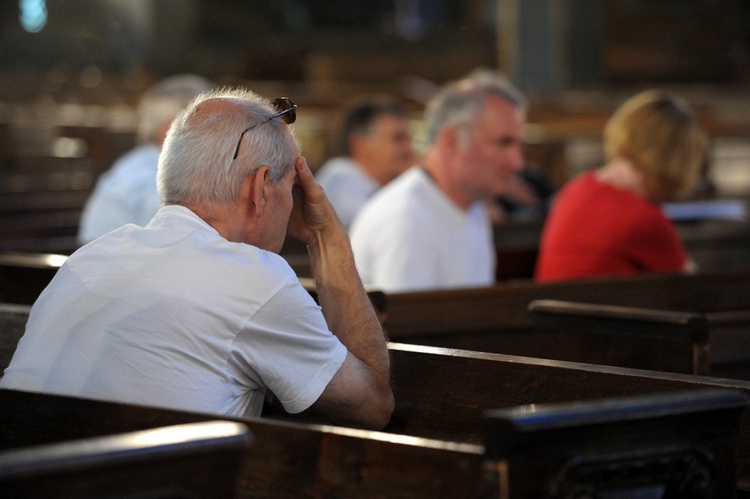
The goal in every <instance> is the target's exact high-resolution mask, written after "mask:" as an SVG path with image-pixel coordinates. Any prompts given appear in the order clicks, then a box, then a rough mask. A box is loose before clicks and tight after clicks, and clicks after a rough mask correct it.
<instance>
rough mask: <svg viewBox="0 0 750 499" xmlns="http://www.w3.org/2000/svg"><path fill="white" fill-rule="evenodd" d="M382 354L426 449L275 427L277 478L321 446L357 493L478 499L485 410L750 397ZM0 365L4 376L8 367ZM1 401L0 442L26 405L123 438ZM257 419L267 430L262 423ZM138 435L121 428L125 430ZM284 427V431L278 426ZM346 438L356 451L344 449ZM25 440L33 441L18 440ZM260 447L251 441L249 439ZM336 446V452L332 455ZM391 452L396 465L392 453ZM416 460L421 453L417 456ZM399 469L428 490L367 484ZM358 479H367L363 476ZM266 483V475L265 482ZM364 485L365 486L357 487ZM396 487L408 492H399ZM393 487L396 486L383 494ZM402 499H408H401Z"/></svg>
mask: <svg viewBox="0 0 750 499" xmlns="http://www.w3.org/2000/svg"><path fill="white" fill-rule="evenodd" d="M11 329H12V328H10V327H9V328H8V329H5V330H0V333H4V334H6V335H9V336H10V335H13V334H14V335H15V337H16V338H18V337H20V335H21V334H22V330H20V331H19V330H18V329H17V330H16V331H15V333H13V332H12V331H11ZM6 343H9V342H6ZM389 349H390V352H391V357H392V379H393V387H394V393H395V396H396V401H397V406H396V410H395V412H394V414H393V417H392V419H391V422H390V423H389V425H388V426H387V427H386V428H385V431H386V432H388V433H391V434H396V435H402V436H403V435H406V436H409V437H415V438H424V439H430V441H429V442H422V441H419V440H411V439H403V438H396V437H393V436H392V435H390V436H388V435H386V436H382V435H380V436H379V437H378V438H377V439H376V440H377V441H376V442H371V441H370V440H367V441H365V442H363V441H360V440H357V439H356V438H355V437H354V436H357V435H359V436H361V435H365V434H367V432H366V433H364V434H363V433H358V432H357V431H355V430H350V429H346V430H343V429H338V430H335V431H334V430H331V429H327V430H326V434H325V435H320V434H317V433H315V432H314V431H313V430H312V429H310V428H309V427H305V428H307V430H306V432H307V433H303V436H302V437H301V436H299V435H297V436H294V435H293V433H294V431H296V430H294V429H289V430H278V429H274V431H273V433H274V435H276V434H278V433H279V432H281V433H282V435H285V436H282V437H278V438H288V444H286V445H282V444H280V443H279V442H278V441H277V442H275V443H273V442H265V441H264V440H263V439H260V440H261V442H265V443H262V445H261V447H260V449H265V447H266V446H270V448H271V449H270V450H268V451H263V454H264V456H266V457H267V458H268V459H273V458H274V456H275V455H274V454H273V453H274V452H275V453H276V454H277V455H278V454H279V453H281V455H279V456H278V459H281V460H283V462H284V463H285V465H288V466H289V468H284V469H283V470H278V473H281V474H282V475H283V473H291V472H292V471H291V470H293V469H296V468H299V469H301V470H302V471H303V473H302V474H303V475H304V477H306V478H307V479H310V480H311V479H312V478H310V476H311V475H312V476H315V473H318V471H315V463H314V459H313V457H312V456H316V455H318V454H317V453H319V452H321V450H320V449H321V447H324V448H326V449H329V450H330V452H332V454H331V456H339V457H341V459H345V462H350V463H359V464H358V465H361V466H363V467H364V468H361V469H360V468H358V469H356V470H353V471H351V474H346V476H349V477H359V478H357V480H358V487H361V488H360V489H358V490H360V491H362V490H368V491H378V492H379V493H381V494H382V493H384V492H385V491H390V492H391V493H393V491H394V490H397V489H399V488H400V487H407V488H406V489H404V490H405V491H408V492H410V493H413V494H422V493H424V494H425V497H426V496H427V495H429V494H432V496H434V495H435V494H438V495H440V491H441V490H445V491H449V492H451V493H447V492H446V494H447V495H449V496H455V494H453V492H456V494H458V495H459V496H460V495H462V494H463V493H468V492H470V494H468V495H464V496H465V497H476V496H475V495H472V494H474V493H475V492H476V490H479V489H478V488H479V487H481V485H480V484H479V483H478V482H477V480H476V476H479V475H478V474H477V473H478V471H477V470H478V469H480V468H481V467H482V466H483V464H482V449H481V448H480V447H471V446H472V445H473V446H481V445H482V443H483V442H484V430H483V426H484V424H485V421H484V414H485V412H486V411H488V410H490V409H497V408H512V407H517V406H524V405H534V406H538V405H539V404H548V403H561V402H574V401H589V402H591V401H597V400H601V399H605V398H615V397H623V396H634V395H654V394H658V397H659V398H660V397H663V396H666V395H667V394H668V393H670V392H685V391H691V390H696V389H698V390H714V389H729V390H741V391H742V392H744V393H746V394H747V393H750V383H748V382H740V381H734V380H721V379H714V378H704V377H696V376H681V375H675V374H668V373H657V372H648V371H637V370H632V369H620V368H613V367H605V366H595V365H586V364H574V363H566V362H556V361H549V360H542V359H529V358H522V357H512V356H506V355H498V354H488V353H480V352H468V351H458V350H449V349H441V348H433V347H424V346H417V345H406V344H396V343H390V344H389ZM0 367H2V368H4V367H5V366H0ZM10 392H12V391H10ZM12 393H15V392H12ZM16 396H17V395H16ZM8 397H10V396H9V395H7V394H3V395H2V396H0V436H2V435H3V434H5V435H7V434H8V432H7V431H5V430H3V428H4V426H3V425H4V424H6V423H7V421H8V418H6V417H5V416H3V415H2V411H5V410H7V411H9V413H11V414H24V413H25V412H28V411H29V410H32V409H29V407H31V408H33V412H34V415H35V416H34V417H35V418H37V419H38V420H40V421H42V422H44V424H45V425H53V426H54V427H55V429H53V431H63V432H65V435H68V436H67V437H66V438H83V437H86V436H91V435H90V434H88V433H87V432H88V431H90V429H89V428H90V427H89V426H87V425H81V424H80V421H87V422H90V421H97V422H98V423H97V428H99V429H100V430H102V431H103V432H105V433H112V432H117V431H123V429H122V428H121V427H118V426H117V425H118V422H121V421H122V419H121V418H122V417H124V416H118V415H117V412H116V411H114V412H115V415H113V414H111V412H112V411H110V412H106V413H102V414H98V415H96V416H92V415H91V414H90V412H84V413H80V412H78V413H77V412H76V411H73V410H70V409H66V410H62V409H58V410H59V411H61V412H63V413H64V416H65V417H63V418H60V417H57V416H55V417H53V416H52V415H51V414H50V412H49V411H54V408H53V407H52V405H53V404H51V403H48V402H45V403H39V402H38V401H34V402H28V401H27V402H26V403H25V404H24V405H23V406H21V407H19V406H17V405H15V404H18V403H23V402H13V400H15V399H12V398H10V399H9V398H8ZM50 397H51V396H50ZM91 403H93V402H91ZM24 407H26V408H24ZM88 411H91V409H88ZM167 412H169V411H167ZM268 414H269V417H272V418H287V417H288V416H286V415H285V414H283V412H282V411H279V410H278V408H275V407H273V406H271V407H270V408H269V411H268ZM144 418H145V419H146V420H147V421H148V422H150V423H151V424H153V425H166V424H177V423H185V422H194V421H195V419H191V418H187V419H179V420H173V419H169V420H163V419H160V420H158V421H157V420H155V419H154V418H153V417H152V416H149V417H145V416H144ZM298 419H299V420H300V421H306V422H318V423H320V422H321V421H320V420H319V419H317V418H316V416H315V415H313V414H303V415H302V416H301V417H300V418H298ZM261 421H262V422H264V423H265V422H267V420H265V419H263V420H261ZM287 424H291V423H287ZM146 427H149V426H146ZM142 428H143V427H139V428H127V430H131V429H142ZM274 428H276V427H274ZM283 428H288V427H286V426H284V427H283ZM251 430H252V431H253V433H254V434H255V435H256V437H258V435H259V430H258V427H257V426H253V425H251ZM287 431H288V432H289V433H287ZM352 431H354V433H352ZM13 434H14V435H16V434H17V435H32V436H34V435H38V436H39V438H45V437H43V432H40V430H39V429H37V428H35V427H33V426H30V427H27V428H26V429H25V430H23V431H19V432H13ZM352 435H354V436H352ZM347 436H348V437H350V438H351V440H352V441H356V443H347V442H346V438H347ZM24 438H30V437H28V436H25V437H24ZM34 438H36V437H34ZM509 438H510V437H509ZM393 441H396V442H401V443H404V445H399V446H397V449H396V450H393V449H390V450H389V449H386V447H387V445H388V444H387V442H393ZM36 443H39V442H36ZM257 443H258V439H257V438H256V444H257ZM420 445H421V446H422V447H424V446H426V447H427V449H426V450H425V449H422V448H420ZM466 445H469V447H466ZM300 446H301V447H300ZM305 446H311V447H310V448H308V447H305ZM339 446H342V447H341V448H339ZM348 446H354V448H355V449H359V450H356V451H351V450H349V449H350V448H349V447H348ZM280 448H284V449H286V448H295V449H298V448H300V449H306V450H305V451H304V452H303V455H302V456H300V461H299V462H297V461H291V462H290V457H289V456H286V455H285V454H284V453H283V452H281V450H280ZM737 450H738V460H737V463H736V464H737V466H736V468H737V477H738V486H739V487H740V488H743V489H747V490H750V416H746V417H745V418H743V419H742V425H741V426H740V441H739V444H738V448H737ZM285 452H286V451H285ZM352 452H364V453H366V454H365V455H367V456H368V457H367V458H365V457H362V456H360V455H352ZM394 452H395V453H396V454H395V455H396V456H397V457H393V455H390V454H391V453H394ZM423 452H424V453H426V455H420V453H423ZM305 456H306V458H305ZM374 456H377V458H382V459H383V460H384V461H385V463H382V464H381V463H379V462H378V463H373V460H374V459H376V457H374ZM401 458H403V461H399V459H401ZM328 459H331V457H330V456H329V458H328ZM455 460H458V464H457V463H456V462H454V461H455ZM326 463H328V464H329V465H330V466H333V469H336V466H338V464H336V463H331V462H329V461H326ZM368 463H369V464H368ZM403 463H420V464H421V463H424V465H425V467H424V468H422V467H420V468H419V469H417V468H415V467H414V466H413V465H412V464H409V466H405V465H404V464H403ZM436 463H437V464H436ZM448 463H449V464H448ZM380 466H383V467H385V469H382V470H381V469H380ZM431 466H438V467H439V469H441V470H443V467H447V469H448V470H451V471H450V472H446V471H441V472H440V473H438V475H440V477H439V479H438V478H435V477H433V478H429V479H428V478H427V477H430V475H431V474H432V475H434V474H435V471H434V468H432V469H431ZM311 467H312V468H311ZM280 468H283V467H280ZM326 469H328V468H326ZM398 469H407V470H408V473H409V477H419V479H424V480H427V481H428V485H425V484H420V485H419V486H417V487H416V490H412V489H414V488H415V486H414V484H413V482H412V481H411V479H410V478H409V477H400V478H389V479H388V480H387V482H389V483H390V484H391V485H388V484H383V483H371V482H370V481H369V480H370V479H374V478H373V477H374V476H381V477H382V476H383V474H387V473H396V471H395V470H398ZM284 470H286V471H284ZM365 470H367V471H365ZM386 470H387V471H386ZM363 473H364V475H365V478H362V476H361V475H362V474H363ZM340 474H341V472H339V475H336V476H339V478H341V479H343V478H342V477H341V476H340ZM266 475H267V474H263V476H266ZM274 476H275V477H277V478H278V476H279V475H273V474H270V475H268V477H269V478H268V479H269V480H270V481H269V482H264V483H266V486H270V485H268V484H269V483H271V482H272V481H273V478H274ZM469 477H473V478H469ZM443 478H445V479H446V480H447V481H448V483H447V484H446V483H443V482H442V479H443ZM285 480H289V478H288V477H287V478H285ZM316 480H317V478H316ZM363 480H365V482H366V483H363V482H362V481H363ZM467 480H468V481H470V482H471V483H472V485H471V486H472V487H476V488H473V489H471V490H467V489H463V490H456V489H455V488H452V487H456V485H455V484H456V483H461V482H467ZM402 481H405V482H406V483H407V484H411V485H407V484H402V483H401V482H402ZM285 483H286V482H285ZM290 483H297V482H290ZM467 483H468V482H467ZM450 484H454V485H450ZM433 485H434V487H433ZM329 486H330V483H329V484H328V485H326V487H329ZM390 486H392V487H395V488H394V489H389V488H388V487H390ZM321 487H324V485H321ZM384 487H385V488H384ZM446 487H447V488H446ZM399 490H400V489H399ZM404 496H406V497H408V495H406V494H405V495H404ZM415 497H419V495H415Z"/></svg>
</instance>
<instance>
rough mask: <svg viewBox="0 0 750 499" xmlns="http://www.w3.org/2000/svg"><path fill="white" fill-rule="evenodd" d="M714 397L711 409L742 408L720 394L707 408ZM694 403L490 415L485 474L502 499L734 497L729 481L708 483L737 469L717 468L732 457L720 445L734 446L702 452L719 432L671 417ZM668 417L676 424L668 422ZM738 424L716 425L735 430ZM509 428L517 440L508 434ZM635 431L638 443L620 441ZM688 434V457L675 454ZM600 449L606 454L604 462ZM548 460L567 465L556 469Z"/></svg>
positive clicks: (676, 400) (685, 397) (643, 402)
mask: <svg viewBox="0 0 750 499" xmlns="http://www.w3.org/2000/svg"><path fill="white" fill-rule="evenodd" d="M711 393H712V392H710V391H707V392H704V395H705V396H706V397H707V399H704V400H703V401H702V403H706V406H705V407H706V408H708V407H712V406H713V407H714V408H716V410H718V411H721V409H720V406H722V405H724V404H728V405H729V406H732V405H734V404H737V403H740V404H741V403H742V402H741V400H742V398H743V397H742V396H740V397H738V399H737V400H734V401H732V400H729V399H727V398H726V395H724V394H721V393H720V392H715V393H716V395H715V397H716V398H714V399H713V400H711V401H709V400H708V398H710V397H712V395H711ZM696 402H697V401H696V400H695V399H694V398H693V395H689V392H685V393H683V394H678V395H676V396H675V395H670V396H668V397H667V398H666V399H663V400H660V396H651V397H648V398H642V397H641V398H622V399H616V400H611V401H605V402H599V403H586V404H582V403H579V404H568V405H564V406H555V405H551V404H550V405H547V406H541V407H533V408H529V407H518V408H513V409H501V410H494V411H490V412H489V417H488V418H487V424H486V427H487V428H488V431H487V441H486V443H485V456H486V460H487V463H488V468H490V469H491V470H492V471H494V472H496V474H497V476H498V477H499V478H498V480H497V481H498V483H499V484H500V496H501V497H503V496H504V495H508V493H509V492H510V491H511V490H512V491H513V493H514V494H520V495H521V496H523V497H611V495H610V494H613V495H614V496H615V497H695V496H697V497H722V496H727V497H733V496H734V494H735V490H734V485H733V480H732V479H731V478H728V480H727V481H726V482H724V483H723V484H721V483H720V482H721V481H722V480H721V479H719V480H717V481H713V480H709V481H708V482H707V481H706V480H705V478H706V477H710V476H711V475H712V474H713V472H714V470H717V469H723V470H731V469H732V467H733V463H732V462H731V461H729V462H719V461H717V457H719V456H722V455H724V456H726V455H730V456H731V455H732V451H731V445H732V443H731V442H729V441H726V440H725V441H724V442H723V443H721V444H719V445H722V446H726V445H729V446H730V449H726V447H725V451H723V452H722V451H719V452H714V451H709V452H705V451H704V450H703V449H701V445H702V443H701V442H702V441H703V440H704V439H706V440H712V439H713V438H712V437H708V434H710V433H713V432H714V428H708V427H706V426H704V423H705V420H703V419H702V418H701V417H693V418H689V417H688V418H686V417H684V416H685V415H684V414H679V415H678V414H676V413H674V412H673V411H675V409H677V408H680V407H681V408H684V409H688V410H689V407H690V406H693V404H695V403H696ZM669 412H672V415H671V416H672V417H663V416H664V414H665V413H669ZM674 416H677V417H674ZM696 416H697V414H696ZM735 417H736V416H731V415H729V417H728V418H727V419H725V420H724V421H723V422H722V421H720V420H715V422H716V423H717V424H719V425H722V424H727V425H729V426H731V427H734V424H735V421H736V419H735ZM651 418H656V419H658V420H659V423H660V424H656V425H652V424H647V421H648V422H649V423H651V422H653V421H649V420H650V419H651ZM509 427H510V428H513V429H514V434H512V435H507V434H506V432H505V431H504V430H506V429H507V428H509ZM592 427H596V430H594V431H591V429H592ZM634 427H638V428H639V429H640V430H639V433H638V440H637V441H636V442H633V441H631V440H628V439H627V438H623V431H624V432H632V430H633V429H634ZM584 429H585V432H583V431H581V430H584ZM498 430H499V431H498ZM685 431H686V434H687V439H688V441H692V442H691V443H689V444H688V447H689V448H690V450H689V451H687V452H682V451H677V452H675V447H673V445H676V446H677V448H679V447H680V446H682V445H684V444H685V441H684V440H682V436H684V435H685V434H683V432H685ZM676 435H680V437H677V438H675V437H676ZM508 436H510V438H507V437H508ZM706 437H708V438H706ZM693 439H694V440H693ZM681 440H682V441H681ZM644 442H651V444H646V445H644ZM571 447H573V448H575V450H574V451H573V452H572V453H571V452H570V448H571ZM602 447H605V448H607V450H608V451H609V454H607V455H606V456H605V455H602V454H601V449H602ZM683 449H684V447H683ZM551 461H556V462H560V463H564V464H563V465H562V466H560V467H559V468H557V469H554V470H551V469H550V467H549V463H550V462H551ZM666 470H669V471H667V472H666V473H665V471H666Z"/></svg>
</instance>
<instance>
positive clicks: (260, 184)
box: [242, 165, 271, 216]
mask: <svg viewBox="0 0 750 499" xmlns="http://www.w3.org/2000/svg"><path fill="white" fill-rule="evenodd" d="M270 183H271V169H270V168H269V166H268V165H261V166H260V167H259V168H258V169H257V170H256V171H255V173H253V174H252V175H250V176H249V177H247V178H246V179H245V182H244V183H243V187H242V188H243V189H244V190H245V192H244V194H245V197H246V201H247V203H248V205H249V206H248V208H249V209H250V210H251V212H252V213H254V214H255V215H256V216H263V212H264V210H265V207H266V202H267V200H268V196H269V194H270V193H269V192H268V185H269V184H270Z"/></svg>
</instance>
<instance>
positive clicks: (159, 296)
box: [3, 206, 346, 416]
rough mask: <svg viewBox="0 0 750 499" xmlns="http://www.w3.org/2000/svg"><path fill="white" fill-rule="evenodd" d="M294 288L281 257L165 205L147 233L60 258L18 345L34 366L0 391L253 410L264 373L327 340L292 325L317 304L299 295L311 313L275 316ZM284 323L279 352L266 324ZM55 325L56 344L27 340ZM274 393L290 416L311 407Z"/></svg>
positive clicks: (335, 360) (102, 241)
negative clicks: (243, 352) (240, 350)
mask: <svg viewBox="0 0 750 499" xmlns="http://www.w3.org/2000/svg"><path fill="white" fill-rule="evenodd" d="M201 275H207V276H211V278H210V279H207V278H203V277H201ZM249 283H253V284H252V285H250V284H249ZM296 285H297V276H296V275H295V274H294V272H293V271H292V270H291V268H289V266H288V265H286V264H285V262H284V261H283V259H282V258H281V257H280V256H278V255H276V254H273V253H270V252H267V251H263V250H261V249H259V248H256V247H254V246H250V245H242V244H237V243H232V242H229V241H226V240H225V239H222V238H221V237H220V236H219V235H218V234H217V233H216V231H215V230H213V229H212V228H211V227H210V226H209V225H208V224H206V223H205V222H204V221H203V220H201V219H199V218H198V217H196V216H195V215H194V214H192V213H191V212H190V211H189V210H187V209H185V208H183V207H179V206H169V207H166V208H164V209H163V210H161V211H160V212H159V213H158V214H157V215H156V216H155V217H154V219H153V221H152V222H151V223H150V224H148V225H147V226H146V228H141V227H137V226H135V225H129V226H125V227H121V228H119V229H116V230H115V231H113V232H111V233H110V234H108V236H107V237H102V238H99V239H97V240H96V241H93V242H92V243H90V244H88V245H86V246H85V247H84V248H82V249H81V250H79V251H77V252H76V253H74V254H73V255H72V256H71V257H70V258H69V259H68V260H67V261H66V263H65V265H63V266H62V267H61V268H60V270H59V273H58V275H56V277H55V278H54V279H53V280H52V282H51V283H50V285H49V286H48V288H47V289H46V290H45V291H44V292H43V293H42V295H41V296H40V298H39V299H38V300H37V302H36V303H35V304H34V306H33V309H32V313H31V317H30V321H29V324H28V328H27V331H28V332H29V333H30V334H28V335H27V336H25V337H24V339H22V340H21V344H20V345H19V349H20V351H21V354H24V353H26V354H27V355H29V354H31V355H33V364H32V365H28V364H27V365H24V367H23V368H16V367H14V365H12V366H11V367H10V368H9V369H8V370H7V371H6V373H5V376H4V378H5V379H4V380H3V382H4V386H16V385H19V384H20V385H22V386H23V387H24V389H27V390H33V391H41V392H52V393H61V394H67V395H80V394H85V395H86V396H89V397H93V398H99V399H107V400H116V401H119V402H126V403H133V404H147V405H159V406H162V407H168V408H176V409H190V410H193V411H199V412H218V413H223V414H229V415H234V416H245V415H254V414H259V413H260V409H261V407H262V404H263V393H264V390H265V388H266V387H265V384H264V382H263V379H264V378H266V379H267V376H268V375H269V372H264V371H263V370H262V369H263V368H265V369H271V370H272V369H278V368H279V366H281V365H284V366H285V367H284V369H286V370H289V371H294V369H295V368H297V367H299V368H300V370H301V362H302V360H297V361H295V362H289V360H288V359H286V352H293V351H295V350H296V348H298V347H299V348H309V349H311V350H314V348H315V347H316V346H317V347H318V348H319V347H320V345H316V344H315V342H321V343H322V344H326V343H332V342H334V340H335V338H334V337H332V336H328V335H326V336H321V337H319V338H314V337H306V336H303V335H295V334H294V331H295V328H294V320H293V318H296V317H299V314H302V315H303V316H304V314H305V313H306V312H309V311H310V310H312V309H314V308H315V304H314V302H312V300H308V299H307V297H305V296H304V295H302V296H299V297H298V298H299V301H300V303H307V307H308V308H307V310H305V309H301V310H286V311H285V312H284V313H283V314H276V311H277V310H279V309H282V308H284V303H285V302H284V299H285V298H287V299H288V298H289V295H294V294H295V293H297V294H300V293H304V290H300V289H299V288H298V287H297V286H296ZM197 287H199V289H196V288H197ZM115 290H116V291H115ZM113 296H117V297H118V299H116V300H113V299H112V297H113ZM310 317H311V318H310V319H309V320H310V321H313V322H312V323H311V327H310V331H315V330H326V329H327V327H326V325H325V323H323V322H322V317H319V316H316V315H310ZM316 317H318V318H319V322H318V323H317V324H316V323H315V322H314V320H315V318H316ZM284 319H288V320H289V323H288V329H287V330H288V333H287V335H286V338H285V346H284V348H282V347H281V346H280V345H277V344H275V343H274V342H269V341H268V339H269V337H271V338H272V334H271V333H270V331H271V330H272V328H280V329H285V326H284V323H283V320H284ZM52 324H54V326H53V327H54V328H55V329H56V332H57V333H59V334H57V335H56V336H55V340H54V341H49V337H47V336H41V335H34V332H35V331H36V330H38V329H40V328H48V327H51V325H52ZM248 324H252V328H248ZM207 332H210V335H207V334H206V333H207ZM238 346H244V348H246V349H247V350H249V351H252V353H253V356H257V357H259V358H262V359H264V362H263V363H256V364H254V365H252V366H251V365H249V364H248V363H247V360H246V359H242V358H241V357H238V356H237V353H236V351H235V349H236V348H237V347H238ZM335 351H336V355H335V356H332V358H331V361H330V363H329V364H327V365H326V366H325V369H327V370H328V371H329V372H331V371H334V372H335V370H336V369H337V368H338V366H339V364H340V363H341V362H342V360H343V356H344V355H345V354H346V350H345V349H344V347H343V345H340V344H338V345H335ZM300 359H302V358H300ZM20 360H22V358H19V359H18V361H20ZM18 361H17V362H18ZM256 370H257V371H258V372H256ZM303 372H304V371H303ZM313 386H314V384H311V393H315V391H314V390H313V389H312V387H313ZM175 387H180V389H179V390H176V389H175ZM274 389H275V390H276V392H275V394H276V396H277V397H278V398H279V399H280V400H281V401H283V402H284V403H285V404H291V405H289V407H291V408H292V409H293V410H294V409H296V410H300V409H301V408H304V407H306V406H307V405H309V404H310V403H311V402H312V401H310V400H306V399H305V398H304V397H297V396H296V394H292V395H290V394H285V393H284V392H283V390H281V389H279V388H278V387H274ZM295 404H297V405H295ZM299 404H306V405H303V406H300V405H299ZM296 410H295V412H296Z"/></svg>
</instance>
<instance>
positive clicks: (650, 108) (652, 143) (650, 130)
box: [604, 90, 707, 202]
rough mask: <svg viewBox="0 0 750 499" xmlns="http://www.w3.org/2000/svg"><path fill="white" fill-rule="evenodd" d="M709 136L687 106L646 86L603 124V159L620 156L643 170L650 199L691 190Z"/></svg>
mask: <svg viewBox="0 0 750 499" xmlns="http://www.w3.org/2000/svg"><path fill="white" fill-rule="evenodd" d="M706 148H707V138H706V135H705V133H704V132H703V130H702V129H701V127H700V126H699V124H698V122H697V120H696V119H695V116H694V115H693V114H692V112H691V111H690V109H689V108H688V106H687V105H686V104H685V103H684V102H682V101H681V100H679V99H677V98H676V97H674V96H671V95H669V94H667V93H665V92H660V91H655V90H648V91H645V92H641V93H639V94H637V95H635V96H634V97H631V98H630V99H628V100H627V101H626V102H625V103H624V104H622V106H620V108H619V109H618V110H617V111H616V112H615V113H614V114H613V115H612V117H611V118H610V119H609V121H608V122H607V125H606V126H605V128H604V152H605V154H606V157H607V160H608V161H611V160H612V159H613V158H618V157H619V158H623V159H626V160H627V161H629V162H630V163H631V164H632V166H633V168H635V169H636V170H637V171H638V172H640V173H642V174H643V182H644V188H645V190H646V195H647V197H648V198H649V199H651V200H653V201H656V202H660V201H667V200H672V199H677V198H680V197H682V196H685V195H687V194H689V193H690V191H691V190H692V189H693V187H694V186H695V184H696V181H697V180H698V176H699V173H700V170H701V166H702V164H703V162H704V161H705V158H706Z"/></svg>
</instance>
